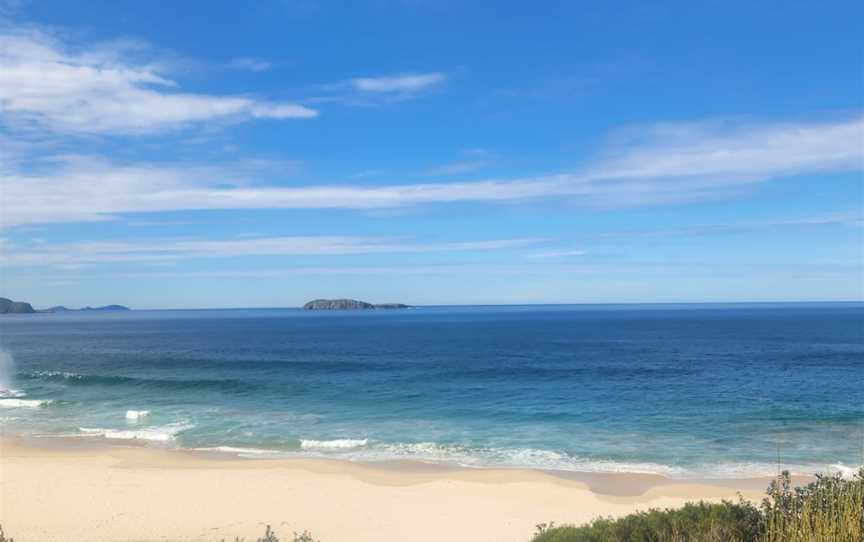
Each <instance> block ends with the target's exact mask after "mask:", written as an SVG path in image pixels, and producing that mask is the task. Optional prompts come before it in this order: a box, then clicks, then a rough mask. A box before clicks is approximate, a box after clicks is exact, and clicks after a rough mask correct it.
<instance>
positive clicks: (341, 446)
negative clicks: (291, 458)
mask: <svg viewBox="0 0 864 542" xmlns="http://www.w3.org/2000/svg"><path fill="white" fill-rule="evenodd" d="M367 444H369V439H365V438H364V439H349V438H343V439H335V440H305V439H304V440H301V441H300V447H301V448H302V449H304V450H350V449H352V448H361V447H363V446H366V445H367Z"/></svg>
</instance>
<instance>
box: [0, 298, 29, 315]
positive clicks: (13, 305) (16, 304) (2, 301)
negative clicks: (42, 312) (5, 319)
mask: <svg viewBox="0 0 864 542" xmlns="http://www.w3.org/2000/svg"><path fill="white" fill-rule="evenodd" d="M34 312H36V311H35V310H33V307H32V306H31V305H30V303H24V302H23V301H12V300H11V299H6V298H5V297H0V314H32V313H34Z"/></svg>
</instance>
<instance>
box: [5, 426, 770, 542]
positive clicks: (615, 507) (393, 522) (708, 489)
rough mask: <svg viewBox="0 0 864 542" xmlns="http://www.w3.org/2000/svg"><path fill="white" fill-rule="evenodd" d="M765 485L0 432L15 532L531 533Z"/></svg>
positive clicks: (82, 540) (322, 536)
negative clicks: (212, 450)
mask: <svg viewBox="0 0 864 542" xmlns="http://www.w3.org/2000/svg"><path fill="white" fill-rule="evenodd" d="M767 483H768V481H767V480H765V479H751V480H737V481H733V480H727V481H719V480H711V481H710V482H708V481H703V482H700V481H686V482H682V481H673V480H669V479H666V478H663V477H661V476H656V475H643V474H606V475H596V474H595V475H586V476H585V477H584V478H581V479H580V477H579V475H577V474H575V473H570V474H569V475H567V476H562V475H557V474H556V473H551V472H543V471H536V470H519V469H460V468H445V467H441V466H436V465H429V464H425V463H420V462H407V461H406V462H389V463H376V464H371V463H358V462H349V461H340V460H329V459H274V460H270V459H238V458H230V457H226V456H223V455H220V454H205V453H193V452H188V451H179V450H171V449H160V448H154V447H144V446H134V445H129V446H108V445H96V444H94V443H91V442H83V441H82V439H78V440H75V439H65V440H64V439H28V440H21V439H13V438H10V437H5V438H3V439H2V440H0V518H2V525H3V527H4V529H5V530H6V533H7V535H11V536H14V537H15V539H16V540H20V541H22V542H61V541H62V542H67V541H73V540H74V541H77V542H108V541H111V542H115V541H140V542H144V541H156V540H177V541H185V540H190V541H191V540H195V541H219V540H222V539H224V540H234V538H235V537H241V538H244V537H245V539H246V540H255V539H256V538H257V537H260V536H263V533H264V529H265V526H266V525H268V524H269V525H271V526H272V527H273V529H274V530H275V531H276V533H277V534H278V535H280V537H281V539H282V540H285V539H290V535H291V534H292V533H293V532H294V531H303V530H309V531H310V532H311V533H312V534H313V535H314V537H315V539H316V540H321V542H341V541H353V542H363V541H370V542H371V541H375V542H390V541H392V542H396V541H406V540H413V541H417V542H423V541H429V542H432V541H440V540H450V541H460V540H465V541H469V540H470V541H475V542H477V541H489V542H492V541H496V542H501V541H504V542H509V541H512V542H522V541H525V542H527V541H528V540H530V538H531V535H532V534H533V532H534V531H535V529H536V525H537V524H538V523H542V522H552V521H554V522H556V523H558V524H561V523H581V522H585V521H588V520H590V519H591V518H593V517H596V516H600V515H603V516H607V515H611V516H619V515H623V514H627V513H630V512H633V511H635V510H643V509H647V508H652V507H674V506H680V505H681V504H683V503H684V502H686V501H693V500H700V499H705V500H711V501H718V500H720V499H735V498H737V494H738V493H739V492H740V494H741V495H742V496H743V497H745V498H748V499H753V500H757V501H758V500H759V499H760V498H761V497H762V495H763V491H762V490H763V488H764V487H765V486H766V485H767Z"/></svg>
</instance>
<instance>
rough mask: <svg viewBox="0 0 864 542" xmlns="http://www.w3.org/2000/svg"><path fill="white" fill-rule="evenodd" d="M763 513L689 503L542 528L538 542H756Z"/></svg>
mask: <svg viewBox="0 0 864 542" xmlns="http://www.w3.org/2000/svg"><path fill="white" fill-rule="evenodd" d="M760 519H761V516H760V514H759V510H758V509H757V508H756V507H755V506H753V505H751V504H750V503H747V502H744V501H742V502H739V503H731V502H727V501H724V502H722V503H720V504H711V503H705V502H698V503H687V504H686V505H684V506H683V507H682V508H678V509H674V510H673V509H666V510H656V509H655V510H648V511H646V512H637V513H635V514H630V515H628V516H625V517H622V518H619V519H606V518H601V519H596V520H594V521H592V522H591V523H589V524H588V525H584V526H582V527H575V526H573V525H564V526H562V527H554V526H551V527H548V526H542V525H541V526H538V533H537V534H536V535H535V537H534V542H755V541H756V540H757V538H756V537H757V535H758V533H759V527H760Z"/></svg>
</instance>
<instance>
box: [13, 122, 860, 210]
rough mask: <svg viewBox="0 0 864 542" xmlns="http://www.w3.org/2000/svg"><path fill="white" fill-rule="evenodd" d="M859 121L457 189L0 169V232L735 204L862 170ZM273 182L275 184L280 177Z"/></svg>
mask: <svg viewBox="0 0 864 542" xmlns="http://www.w3.org/2000/svg"><path fill="white" fill-rule="evenodd" d="M862 136H864V120H862V118H860V117H856V118H852V119H848V120H842V121H837V122H833V123H802V124H769V125H757V126H737V127H734V128H733V129H724V130H718V129H716V128H711V129H705V128H703V127H700V126H697V125H677V126H665V127H659V128H651V129H649V130H646V131H645V132H644V133H643V134H642V138H641V139H640V140H639V141H637V142H635V143H628V144H626V145H623V146H619V147H617V148H615V149H611V150H610V151H608V152H607V153H606V154H604V155H603V156H602V157H601V158H600V159H599V160H597V161H595V162H593V163H591V164H588V165H586V166H585V167H583V168H581V169H577V170H574V171H569V172H562V173H556V174H549V175H541V176H535V177H520V178H512V179H488V180H478V181H463V182H451V183H420V184H410V183H401V184H400V183H391V184H382V185H377V186H374V185H318V186H314V185H310V186H290V187H287V186H275V185H272V184H271V185H260V184H256V182H255V181H256V174H255V171H254V168H253V170H251V171H250V170H248V168H247V169H244V168H239V169H238V168H236V167H235V168H232V167H227V166H221V167H220V166H218V165H214V166H206V167H204V166H189V165H174V166H170V165H152V164H141V163H133V164H117V163H114V162H110V161H106V160H102V159H98V158H92V157H80V156H71V157H70V156H66V157H55V158H54V159H53V160H52V161H51V162H49V163H46V164H42V167H40V168H38V169H36V170H33V171H22V170H21V168H20V166H19V164H17V162H16V161H15V160H14V159H9V160H7V161H6V163H5V164H0V176H2V180H0V190H2V192H3V196H4V197H3V209H2V210H3V216H2V222H0V226H3V227H12V226H22V225H28V224H44V223H59V222H83V221H97V220H109V219H111V218H112V217H114V216H116V215H118V214H125V213H142V212H162V211H179V210H207V209H358V210H371V209H393V208H401V207H409V206H415V205H428V204H440V203H453V202H484V203H494V202H517V201H523V200H531V199H539V198H553V197H554V198H558V199H561V198H564V199H566V200H568V201H571V202H573V203H575V204H577V205H583V206H593V207H601V208H602V207H628V206H644V205H660V204H671V203H685V202H691V201H702V200H707V199H712V198H718V197H728V196H729V195H730V194H734V193H736V192H737V191H740V190H741V189H743V188H744V187H746V186H748V185H754V184H758V183H762V182H765V181H768V180H770V179H775V178H780V177H787V176H792V175H802V174H814V173H820V174H824V173H836V172H850V171H861V170H862V153H861V149H860V143H859V142H860V141H861V137H862ZM271 178H272V177H271Z"/></svg>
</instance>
